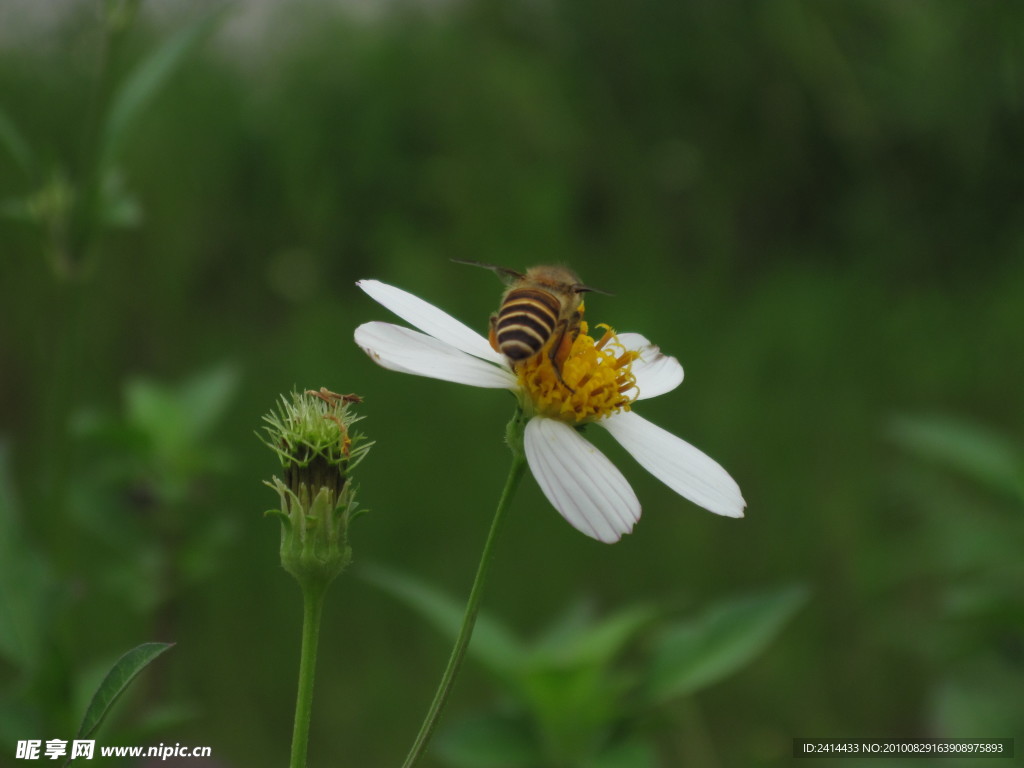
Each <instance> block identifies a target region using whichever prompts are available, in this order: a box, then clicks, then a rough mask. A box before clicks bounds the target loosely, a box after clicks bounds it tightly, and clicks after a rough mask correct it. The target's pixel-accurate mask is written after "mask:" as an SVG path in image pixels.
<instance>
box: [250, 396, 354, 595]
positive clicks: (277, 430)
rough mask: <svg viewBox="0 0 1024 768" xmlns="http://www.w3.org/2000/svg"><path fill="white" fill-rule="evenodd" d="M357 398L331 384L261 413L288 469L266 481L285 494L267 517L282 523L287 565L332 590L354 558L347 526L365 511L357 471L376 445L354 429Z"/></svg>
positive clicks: (268, 439) (306, 581) (267, 439)
mask: <svg viewBox="0 0 1024 768" xmlns="http://www.w3.org/2000/svg"><path fill="white" fill-rule="evenodd" d="M359 402H361V399H360V398H359V397H358V396H356V395H338V394H336V393H334V392H329V391H328V390H326V389H321V390H320V391H319V392H314V391H312V390H307V391H306V392H304V393H301V394H300V393H298V392H292V393H291V399H290V400H289V399H288V398H286V397H285V396H283V395H282V396H281V402H280V404H279V405H278V408H277V410H275V411H271V412H270V413H268V414H267V415H266V416H264V417H263V421H264V422H266V425H265V426H264V428H263V429H264V432H265V433H266V434H265V435H260V439H261V440H263V442H264V443H265V444H266V445H267V446H268V447H269V448H270V449H271V450H273V451H274V453H276V454H277V456H278V458H279V459H280V460H281V466H282V467H283V470H284V472H283V474H284V479H281V478H279V477H277V476H275V477H274V478H273V479H272V480H271V481H267V482H266V484H267V485H268V486H270V487H271V488H273V489H274V490H276V491H277V492H278V495H279V496H280V499H281V508H280V509H275V510H270V511H269V512H268V513H267V514H272V515H276V516H278V518H279V519H280V520H281V565H282V566H284V569H285V570H286V571H288V572H289V573H290V574H292V575H293V576H294V577H295V578H296V579H298V580H299V583H300V584H302V585H303V586H304V587H305V586H307V585H314V586H315V585H318V586H320V587H326V586H327V584H329V583H330V582H331V581H332V580H333V579H334V577H335V576H337V575H338V574H339V573H341V572H342V571H343V570H344V569H345V567H346V566H347V565H348V564H349V563H350V562H351V560H352V550H351V547H350V546H349V544H348V526H349V523H351V522H352V520H354V519H355V518H356V517H357V516H358V515H359V514H360V512H361V510H358V505H357V504H356V500H355V495H356V494H355V485H354V484H353V483H352V480H351V472H352V470H353V469H355V467H356V466H357V465H358V464H359V462H360V461H362V460H363V458H365V456H366V453H367V451H369V449H370V446H371V445H372V443H368V442H365V436H364V435H362V434H359V433H357V432H353V431H352V426H353V425H354V424H355V423H356V422H357V421H359V420H361V419H362V417H361V416H356V415H355V414H353V413H352V412H351V406H352V405H353V404H355V403H359Z"/></svg>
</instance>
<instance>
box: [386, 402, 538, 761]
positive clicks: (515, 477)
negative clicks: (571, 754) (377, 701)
mask: <svg viewBox="0 0 1024 768" xmlns="http://www.w3.org/2000/svg"><path fill="white" fill-rule="evenodd" d="M517 418H518V414H517ZM515 421H516V419H513V422H515ZM511 428H512V425H511V424H510V430H511ZM509 446H510V447H511V448H512V466H511V467H510V468H509V472H508V479H506V480H505V489H504V490H503V491H502V492H501V498H500V499H499V500H498V508H497V509H496V510H495V511H494V519H493V520H492V521H491V530H490V531H489V532H488V534H487V541H485V542H484V551H483V553H482V554H481V555H480V564H479V565H478V566H477V568H476V578H475V579H474V580H473V588H472V589H471V590H470V592H469V600H468V601H467V603H466V613H465V614H464V615H463V617H462V626H461V627H460V629H459V636H458V637H457V638H456V640H455V646H454V647H453V648H452V654H451V656H450V657H449V658H448V666H447V667H445V670H444V674H443V675H442V676H441V682H440V683H439V684H438V686H437V692H436V693H435V694H434V700H433V701H432V702H431V704H430V709H429V710H428V711H427V716H426V717H425V718H424V720H423V725H421V726H420V732H419V733H418V734H416V741H414V742H413V745H412V749H410V750H409V754H408V755H407V756H406V758H405V762H404V763H402V768H412V766H413V765H415V764H416V761H417V760H418V759H419V757H420V755H421V754H422V753H423V750H424V749H426V747H427V743H428V742H429V741H430V737H431V736H432V735H433V733H434V729H435V728H436V727H437V723H438V720H440V718H441V711H442V710H443V709H444V705H445V704H446V703H447V701H448V696H449V695H450V694H451V692H452V687H453V684H454V682H455V676H456V675H458V673H459V668H460V667H461V666H462V660H463V658H464V657H465V656H466V648H468V647H469V640H470V638H471V637H472V636H473V626H474V625H475V624H476V615H477V613H478V612H479V610H480V599H481V598H482V597H483V593H484V583H485V582H486V581H487V571H488V569H489V568H490V564H491V559H492V557H493V554H494V543H495V541H497V538H498V532H499V531H500V530H501V525H502V522H503V521H504V519H505V512H506V511H507V510H508V507H509V503H510V502H511V501H512V496H513V495H514V494H515V490H516V488H517V487H518V485H519V481H520V480H522V478H523V472H524V471H525V469H526V457H525V456H524V455H523V452H522V450H521V444H520V446H516V445H515V443H514V441H512V440H510V441H509Z"/></svg>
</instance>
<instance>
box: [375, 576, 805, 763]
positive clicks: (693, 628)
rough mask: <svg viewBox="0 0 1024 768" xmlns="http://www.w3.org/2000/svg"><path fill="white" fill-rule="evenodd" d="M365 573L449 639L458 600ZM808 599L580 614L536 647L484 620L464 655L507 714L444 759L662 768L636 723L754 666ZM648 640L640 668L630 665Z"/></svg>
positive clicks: (476, 725) (800, 592)
mask: <svg viewBox="0 0 1024 768" xmlns="http://www.w3.org/2000/svg"><path fill="white" fill-rule="evenodd" d="M363 575H364V577H365V578H367V579H368V580H369V581H371V582H372V583H374V584H376V585H377V586H379V587H382V588H383V589H385V590H386V591H387V592H389V593H390V594H392V595H393V596H395V597H397V598H399V599H401V600H402V601H403V602H405V603H407V604H408V605H409V606H410V607H412V608H413V609H415V610H416V611H417V612H419V613H420V614H421V615H423V616H424V617H425V618H426V619H427V620H428V621H430V622H431V623H432V624H433V625H434V626H435V628H437V629H438V630H440V631H441V632H443V633H444V634H446V635H448V636H449V637H450V638H451V639H453V640H454V638H455V636H456V634H457V633H458V628H459V623H460V621H459V620H460V619H461V607H460V604H459V601H457V600H454V599H452V598H450V597H448V596H446V595H445V594H444V593H442V592H440V591H438V590H436V589H434V588H432V587H429V586H427V585H426V584H424V583H423V582H422V581H420V580H417V579H414V578H412V577H409V576H405V575H402V574H400V573H398V572H396V571H394V570H390V569H385V568H382V567H380V566H375V567H372V568H367V569H364V570H363ZM805 599H806V590H805V589H803V588H801V587H787V588H785V589H781V590H777V591H774V592H769V593H765V594H763V595H754V596H749V597H744V598H738V599H733V600H727V601H723V602H720V603H718V604H716V605H713V606H711V607H710V608H709V609H708V610H707V611H706V612H705V613H704V614H703V615H702V616H700V617H698V618H696V619H692V620H690V621H683V622H667V621H666V617H664V616H662V615H661V613H660V612H659V611H658V610H656V609H654V608H652V607H648V606H632V607H628V608H625V609H622V610H620V611H619V612H617V613H614V614H612V615H611V616H608V617H605V618H597V617H595V616H594V615H593V613H592V612H591V611H590V610H587V609H586V608H585V607H584V606H578V607H576V608H574V609H571V610H569V611H566V612H565V613H564V614H563V615H562V616H561V618H560V619H559V620H558V621H557V622H556V623H555V624H554V625H553V626H551V627H549V628H548V629H547V630H546V631H544V632H543V633H542V634H541V635H540V636H539V637H538V638H537V640H536V641H534V642H533V643H530V644H525V643H523V642H522V641H520V640H519V639H518V638H516V637H515V636H514V635H513V634H512V633H511V632H510V631H509V630H508V629H506V628H505V627H503V626H502V625H501V624H499V623H498V622H497V621H496V620H495V619H494V618H491V617H488V616H487V615H486V614H485V613H482V614H481V615H480V616H479V618H478V625H477V626H478V631H477V633H475V634H474V636H473V641H472V642H471V644H470V648H469V653H470V655H471V656H472V657H473V658H475V659H476V660H478V661H479V662H481V663H482V664H483V665H484V666H485V667H486V668H487V670H488V671H489V672H490V673H491V674H492V675H493V676H494V678H495V680H496V682H497V683H498V684H499V686H500V688H501V689H502V692H503V696H502V704H500V705H499V706H496V707H495V708H494V709H493V710H492V711H489V712H486V713H485V714H480V713H477V714H476V715H474V716H473V717H472V718H469V719H468V720H465V721H463V722H461V723H458V724H456V725H455V726H454V727H452V728H449V729H447V731H446V732H445V733H444V734H442V736H441V738H439V740H438V751H439V753H440V755H441V756H442V757H443V759H444V760H445V761H446V762H447V763H448V764H450V765H452V766H457V767H458V768H470V766H476V768H526V767H527V766H530V767H535V766H567V765H574V766H587V767H589V768H599V767H601V768H615V767H616V766H623V767H624V768H625V767H626V766H629V767H631V768H644V767H645V766H655V765H657V764H658V763H657V761H656V759H655V757H654V756H655V754H656V750H655V747H654V745H653V744H652V743H649V741H648V737H647V735H646V734H644V733H643V731H642V730H639V729H638V727H637V726H638V722H639V718H640V716H641V715H643V714H644V713H648V712H650V711H653V710H655V709H656V708H657V707H660V706H663V705H664V704H666V703H667V702H668V701H669V700H671V699H675V698H678V697H681V696H689V695H692V694H694V693H696V692H697V691H699V690H701V689H703V688H705V687H707V686H709V685H711V684H713V683H716V682H718V681H720V680H722V679H723V678H725V677H726V676H728V675H729V674H731V673H734V672H736V671H738V670H740V669H742V668H743V667H744V666H746V665H747V664H749V663H751V662H752V661H753V660H754V659H755V658H756V657H757V655H759V654H760V653H761V652H762V651H763V650H764V649H765V648H766V647H767V645H768V644H769V643H770V642H771V641H772V640H773V639H774V638H775V636H776V635H777V634H778V633H779V631H780V630H781V629H782V627H783V626H784V625H785V624H786V623H787V622H788V621H789V619H790V618H791V617H792V616H793V614H794V613H795V612H796V610H797V609H798V608H799V607H800V606H801V605H802V604H803V603H804V601H805ZM652 634H653V636H654V637H653V642H651V643H650V645H648V646H646V647H645V649H644V652H643V654H642V655H641V656H640V657H639V658H635V657H629V656H627V655H626V651H627V650H628V649H630V648H631V647H638V646H639V645H640V644H639V641H640V640H641V639H642V638H643V637H645V636H649V635H652Z"/></svg>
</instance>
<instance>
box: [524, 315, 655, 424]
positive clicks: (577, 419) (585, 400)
mask: <svg viewBox="0 0 1024 768" xmlns="http://www.w3.org/2000/svg"><path fill="white" fill-rule="evenodd" d="M597 327H598V328H603V329H604V335H602V336H601V338H600V339H598V340H596V341H595V340H594V338H593V337H591V336H589V335H587V330H588V329H587V324H586V323H585V322H581V323H580V331H579V334H578V335H577V336H576V339H575V341H573V343H572V347H571V349H570V350H569V352H568V354H566V355H565V356H564V358H565V359H564V360H562V361H561V363H559V359H558V358H559V355H557V354H556V355H555V356H554V359H552V356H551V348H550V347H551V344H554V343H555V342H556V341H557V339H552V340H551V341H550V342H549V343H548V346H546V347H545V348H544V349H543V350H541V351H540V352H539V353H538V354H536V355H534V356H533V357H531V358H530V359H528V360H524V361H523V362H521V363H519V364H518V365H517V366H516V374H517V375H518V377H519V386H520V392H521V393H522V394H521V395H520V398H521V400H522V401H523V408H524V410H526V412H527V413H528V414H530V415H534V414H539V415H542V416H547V417H548V418H552V419H559V420H560V421H564V422H566V423H569V424H584V423H587V422H590V421H597V420H599V419H603V418H605V417H606V416H611V415H612V414H613V413H617V412H618V411H628V410H629V407H630V405H631V404H632V403H633V401H634V400H636V398H637V395H638V394H639V390H638V389H637V386H636V377H635V376H634V375H633V372H632V370H631V369H632V364H633V361H634V360H636V359H637V358H638V357H639V354H638V353H636V352H631V351H628V350H627V349H626V348H625V347H624V346H622V344H620V343H619V341H618V337H616V335H615V331H613V330H612V329H611V328H610V327H608V326H607V325H599V326H597ZM559 369H560V370H561V377H559Z"/></svg>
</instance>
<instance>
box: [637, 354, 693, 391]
mask: <svg viewBox="0 0 1024 768" xmlns="http://www.w3.org/2000/svg"><path fill="white" fill-rule="evenodd" d="M632 371H633V375H634V376H636V387H637V389H639V390H640V394H639V395H638V396H637V400H647V399H648V398H651V397H657V396H658V395H664V394H665V393H666V392H671V391H672V390H673V389H675V388H676V387H678V386H679V385H680V384H682V383H683V366H682V365H680V364H679V361H678V360H676V359H675V358H674V357H672V356H670V355H664V354H662V353H661V350H660V349H658V348H657V347H655V346H653V345H652V346H649V347H644V348H643V349H642V350H640V359H639V360H635V361H634V362H633V368H632Z"/></svg>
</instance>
